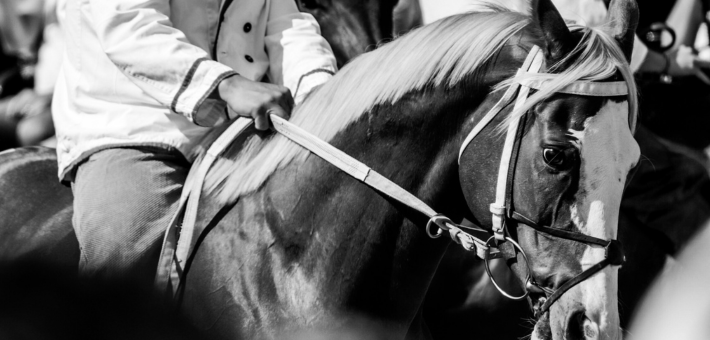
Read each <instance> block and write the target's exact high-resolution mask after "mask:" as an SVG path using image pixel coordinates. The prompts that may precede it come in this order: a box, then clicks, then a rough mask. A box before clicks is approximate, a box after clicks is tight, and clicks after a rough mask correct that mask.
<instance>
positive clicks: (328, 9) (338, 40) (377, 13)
mask: <svg viewBox="0 0 710 340" xmlns="http://www.w3.org/2000/svg"><path fill="white" fill-rule="evenodd" d="M296 3H297V4H298V7H299V9H300V10H301V11H302V12H306V13H310V14H312V15H313V16H314V17H315V18H316V20H317V21H318V23H319V24H320V27H321V31H322V32H321V33H322V34H323V36H324V37H325V38H326V40H328V42H329V43H330V46H331V48H332V49H333V53H334V54H335V58H336V59H337V61H338V67H342V66H343V65H344V64H345V63H346V62H347V61H348V60H350V59H352V58H354V57H356V56H358V55H360V54H362V53H364V52H366V51H368V50H372V49H374V48H375V47H377V45H378V44H380V43H382V42H383V41H385V40H387V39H390V38H392V11H393V10H394V7H395V5H396V4H397V0H386V1H380V0H296Z"/></svg>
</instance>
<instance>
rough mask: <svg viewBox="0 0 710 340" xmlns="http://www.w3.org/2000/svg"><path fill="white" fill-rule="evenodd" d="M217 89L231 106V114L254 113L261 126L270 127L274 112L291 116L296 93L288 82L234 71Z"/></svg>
mask: <svg viewBox="0 0 710 340" xmlns="http://www.w3.org/2000/svg"><path fill="white" fill-rule="evenodd" d="M217 90H218V91H219V96H220V97H221V98H222V100H224V101H226V102H227V105H228V106H229V110H230V117H233V116H234V115H235V114H236V115H239V116H243V117H251V118H253V119H254V125H255V126H256V129H257V130H267V129H268V128H269V115H270V114H275V115H277V116H279V117H281V118H283V119H288V118H289V117H290V116H291V110H292V109H293V97H292V96H291V91H290V90H289V89H288V88H286V87H284V86H279V85H274V84H268V83H262V82H256V81H251V80H249V79H246V78H244V77H242V76H240V75H234V76H231V77H229V78H226V79H224V80H222V82H221V83H219V86H218V88H217Z"/></svg>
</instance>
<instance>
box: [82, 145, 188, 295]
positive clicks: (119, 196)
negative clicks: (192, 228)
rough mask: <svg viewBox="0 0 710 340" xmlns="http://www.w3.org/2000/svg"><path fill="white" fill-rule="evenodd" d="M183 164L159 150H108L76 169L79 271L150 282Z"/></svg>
mask: <svg viewBox="0 0 710 340" xmlns="http://www.w3.org/2000/svg"><path fill="white" fill-rule="evenodd" d="M189 166H190V165H189V163H188V162H187V161H186V160H185V158H184V157H183V156H182V155H181V154H179V153H178V152H177V151H169V150H167V149H162V148H153V147H140V148H113V149H107V150H103V151H99V152H97V153H94V154H93V155H91V156H90V157H89V158H88V159H87V160H86V161H85V162H84V163H82V164H81V165H80V166H79V168H78V169H77V173H76V176H75V181H74V183H73V185H72V188H73V191H74V220H73V223H74V230H75V231H76V235H77V238H78V239H79V245H80V246H81V259H80V263H79V270H80V272H81V273H82V274H83V275H89V276H97V277H103V278H118V277H120V278H121V279H135V280H140V281H144V282H145V283H147V284H149V283H150V282H152V280H153V276H154V275H155V270H156V266H157V262H158V257H159V253H160V247H161V245H162V238H163V233H164V231H165V229H166V227H167V226H168V223H169V222H170V219H171V217H172V215H173V213H174V210H175V209H177V204H178V200H179V198H180V193H181V190H182V186H183V183H184V181H185V178H186V177H187V173H188V171H189Z"/></svg>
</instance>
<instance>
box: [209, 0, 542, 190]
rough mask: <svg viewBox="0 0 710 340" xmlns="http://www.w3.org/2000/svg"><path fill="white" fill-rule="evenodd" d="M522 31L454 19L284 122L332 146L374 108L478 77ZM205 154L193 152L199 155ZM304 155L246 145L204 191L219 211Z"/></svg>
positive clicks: (270, 141)
mask: <svg viewBox="0 0 710 340" xmlns="http://www.w3.org/2000/svg"><path fill="white" fill-rule="evenodd" d="M528 23H529V18H528V17H527V16H525V15H523V14H520V13H516V12H510V11H502V10H500V9H498V10H496V11H494V12H486V13H465V14H459V15H455V16H452V17H448V18H445V19H442V20H440V21H438V22H435V23H433V24H430V25H427V26H424V27H421V28H419V29H417V30H415V31H413V32H410V33H408V34H406V35H404V36H402V37H400V38H398V39H396V40H395V41H393V42H391V43H388V44H386V45H383V46H382V47H380V48H378V49H376V50H374V51H372V52H370V53H367V54H364V55H361V56H359V57H357V58H355V59H354V60H353V61H352V62H350V63H349V64H348V65H346V66H345V67H344V68H343V69H342V70H341V71H340V72H338V73H337V74H336V75H335V76H334V77H333V78H332V79H331V80H330V81H329V82H327V83H326V84H324V85H322V86H321V87H320V88H318V89H316V90H315V91H314V92H313V93H312V94H311V95H310V96H309V97H308V98H307V99H306V101H305V102H304V103H302V104H301V105H300V106H298V107H297V108H296V109H295V110H294V112H293V115H292V117H291V119H290V121H291V122H292V123H294V124H296V125H298V126H300V127H301V128H303V129H305V130H306V131H308V132H310V133H311V134H313V135H315V136H316V137H318V138H320V139H322V140H325V141H331V140H332V139H333V138H334V137H335V136H336V135H337V134H338V133H339V132H340V131H342V130H344V129H345V128H347V127H348V126H349V125H350V124H352V123H354V122H355V121H357V120H358V119H360V118H361V117H363V116H364V115H366V114H368V112H369V111H370V110H371V109H372V108H374V107H375V106H377V105H379V104H393V103H396V102H397V101H399V100H400V99H401V98H402V97H403V96H404V95H405V94H407V93H411V92H412V91H419V90H423V89H424V88H425V87H431V86H434V87H436V86H454V85H456V84H458V83H459V82H461V81H462V80H464V79H466V78H467V77H469V76H471V75H474V74H476V73H477V72H479V71H480V70H481V69H482V68H483V67H482V66H483V65H484V64H485V63H486V62H487V61H488V60H489V59H491V57H492V56H493V55H495V54H496V53H497V52H498V51H500V50H501V48H502V47H503V46H504V44H505V43H506V42H507V40H508V39H509V38H510V37H511V36H512V35H514V34H515V33H517V32H518V31H519V30H521V29H522V28H523V27H525V26H526V25H527V24H528ZM220 132H221V131H220ZM217 133H219V132H214V134H217ZM215 138H216V137H215V136H207V137H206V139H205V140H214V139H215ZM205 148H206V146H204V145H203V146H201V147H198V148H197V150H198V151H197V153H198V155H199V154H200V153H204V151H205ZM307 155H308V151H307V150H305V149H303V148H302V147H300V146H298V145H296V144H295V143H293V142H291V141H289V140H287V139H286V138H285V137H283V136H281V135H271V136H269V137H267V138H265V139H261V138H249V139H248V140H247V142H246V143H245V145H244V146H243V148H242V149H241V150H240V151H239V152H238V153H237V154H236V156H234V157H230V158H220V159H218V160H217V161H216V162H215V165H214V166H213V168H212V170H211V171H210V175H209V176H208V178H207V179H206V181H205V189H206V190H207V191H208V192H210V193H212V194H217V195H218V199H219V201H220V202H222V203H228V202H233V201H234V200H235V199H237V198H238V197H240V196H243V195H246V194H248V193H250V192H253V191H255V190H257V189H259V188H260V187H261V186H262V185H263V184H264V183H265V181H266V180H267V179H268V178H269V176H270V175H271V174H273V173H274V172H275V171H277V170H278V169H280V168H283V167H285V166H286V165H288V164H291V163H292V162H302V161H304V160H305V159H306V157H307Z"/></svg>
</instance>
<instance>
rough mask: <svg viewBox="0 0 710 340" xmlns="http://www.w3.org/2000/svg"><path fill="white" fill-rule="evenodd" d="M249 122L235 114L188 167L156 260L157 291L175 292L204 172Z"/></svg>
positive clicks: (191, 236) (191, 242) (189, 244)
mask: <svg viewBox="0 0 710 340" xmlns="http://www.w3.org/2000/svg"><path fill="white" fill-rule="evenodd" d="M251 124H252V120H251V119H247V118H243V117H238V118H237V120H236V121H234V123H232V124H231V125H230V126H229V127H228V128H227V130H225V131H224V132H223V133H222V134H221V135H220V136H219V138H217V140H215V141H214V143H212V145H211V146H210V147H209V149H208V150H207V152H206V153H205V156H204V158H203V159H202V161H201V162H200V163H199V164H198V165H197V166H196V167H193V168H191V169H190V173H189V174H188V175H187V179H186V180H185V184H184V185H183V189H182V195H181V196H180V201H179V202H180V203H179V205H178V210H177V212H176V213H175V215H174V216H173V218H172V220H171V221H170V224H169V225H168V228H167V230H166V231H165V236H164V238H163V247H162V249H161V253H160V258H159V259H158V269H157V272H156V274H155V282H154V284H155V287H156V288H158V290H159V291H170V290H173V293H175V292H174V289H176V288H177V287H178V285H179V282H180V277H181V275H182V271H183V269H184V266H185V263H186V261H187V258H188V255H189V253H190V250H191V249H192V248H193V246H194V241H195V239H196V238H195V237H194V235H195V234H197V232H196V228H195V223H196V221H197V208H198V205H199V202H200V196H201V194H202V186H203V184H204V181H205V177H207V172H208V171H209V169H210V168H211V167H212V164H213V163H214V161H215V160H216V159H217V157H219V156H220V155H222V153H224V151H225V150H226V149H227V146H229V145H230V144H231V143H232V141H234V139H235V138H236V137H237V136H238V135H239V134H241V133H242V132H244V130H246V128H247V127H249V126H250V125H251ZM171 287H172V288H171Z"/></svg>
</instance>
